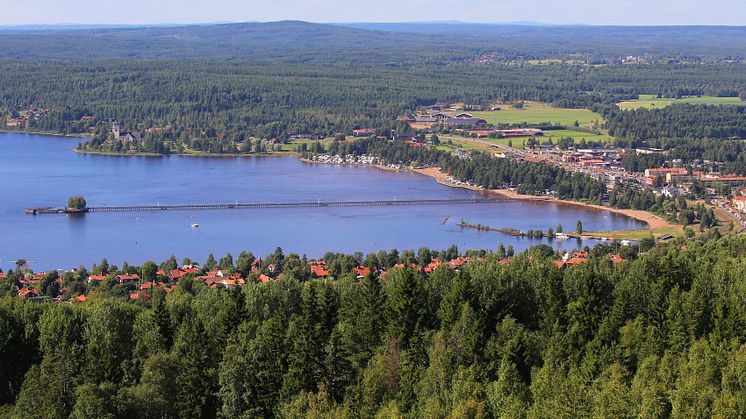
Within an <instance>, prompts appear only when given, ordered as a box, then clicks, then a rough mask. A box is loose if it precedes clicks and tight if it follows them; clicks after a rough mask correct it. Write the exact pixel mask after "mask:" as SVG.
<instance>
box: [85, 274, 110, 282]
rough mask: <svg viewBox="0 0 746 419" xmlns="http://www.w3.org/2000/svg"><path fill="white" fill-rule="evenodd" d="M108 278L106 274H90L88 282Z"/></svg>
mask: <svg viewBox="0 0 746 419" xmlns="http://www.w3.org/2000/svg"><path fill="white" fill-rule="evenodd" d="M106 278H108V276H106V275H89V276H88V282H101V281H103V280H105V279H106Z"/></svg>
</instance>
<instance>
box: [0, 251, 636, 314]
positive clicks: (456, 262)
mask: <svg viewBox="0 0 746 419" xmlns="http://www.w3.org/2000/svg"><path fill="white" fill-rule="evenodd" d="M588 256H589V255H588V252H587V251H577V252H574V253H566V254H564V255H563V256H562V257H561V258H560V259H559V260H557V261H556V262H555V265H556V267H557V268H558V269H566V268H569V267H572V266H576V265H581V264H583V263H586V262H587V261H588ZM608 257H609V260H611V261H612V262H614V263H622V262H624V261H625V259H623V258H622V257H621V256H620V255H618V254H610V255H609V256H608ZM512 259H513V258H512V257H510V258H503V259H500V260H499V262H498V263H499V264H500V265H503V266H507V265H510V263H511V261H512ZM472 261H478V262H484V261H486V259H485V258H481V257H480V258H470V257H457V258H455V259H451V260H447V261H445V260H441V259H439V258H432V260H431V261H430V263H428V264H427V265H426V266H418V265H416V264H414V263H412V264H410V265H409V266H410V267H411V268H412V269H415V270H417V271H419V272H421V273H422V274H424V275H430V274H431V273H433V272H434V271H435V270H436V269H438V268H439V267H441V266H446V267H447V268H448V269H451V270H453V271H458V270H460V269H462V268H463V267H464V266H465V265H466V264H468V263H469V262H472ZM308 267H309V270H310V274H311V277H312V278H320V279H325V278H330V277H331V276H332V272H331V270H330V269H329V267H328V266H327V264H326V263H325V262H324V261H323V260H318V261H312V262H309V264H308ZM404 267H405V265H404V264H403V263H399V264H396V265H395V266H394V267H393V269H402V268H404ZM264 268H266V270H264V269H263V262H262V260H261V259H258V260H256V261H254V262H253V263H252V265H251V273H252V274H255V275H253V276H252V278H254V279H255V282H257V283H267V282H271V281H275V280H280V279H283V277H284V274H282V273H279V274H277V275H273V274H275V273H277V271H278V267H277V266H274V265H272V264H270V265H268V266H266V267H264ZM264 272H267V273H268V274H269V275H267V274H265V273H264ZM388 272H390V270H386V269H371V268H370V267H366V266H357V267H355V268H353V269H352V273H353V274H354V275H355V277H356V278H357V279H363V278H365V277H366V276H367V275H369V274H370V273H374V274H377V275H379V277H380V278H381V280H383V281H385V280H386V274H387V273H388ZM47 275H48V273H45V272H41V273H35V274H33V275H32V276H30V277H28V278H24V279H22V280H21V281H20V282H21V286H20V287H19V288H18V289H17V293H18V297H19V298H24V299H29V300H34V299H36V298H37V297H40V291H39V287H38V284H39V281H41V280H42V279H43V278H44V277H45V276H47ZM156 277H157V279H156V280H154V281H144V280H143V279H142V278H141V276H140V275H139V274H136V273H123V274H116V275H115V274H112V275H103V274H91V275H89V276H88V278H87V280H88V283H89V284H91V283H101V282H103V281H106V280H114V281H116V282H117V283H118V284H120V285H133V286H134V289H133V291H132V292H131V293H130V294H129V298H130V299H131V300H148V299H150V291H152V289H154V288H162V289H163V290H164V291H166V292H167V293H170V292H171V291H173V290H174V288H175V286H176V284H178V283H179V282H180V281H181V280H182V279H184V278H186V277H191V278H193V280H194V281H197V282H202V283H204V284H205V285H207V286H209V287H211V288H226V289H231V288H234V287H243V286H244V285H246V283H247V278H244V277H243V276H242V275H241V274H240V273H238V272H231V271H228V270H223V269H213V270H209V271H206V272H205V271H203V270H201V269H200V267H199V266H198V265H185V266H182V267H180V268H176V269H173V270H170V271H168V272H166V271H163V270H158V271H157V273H156ZM5 278H7V275H6V274H4V273H2V272H0V279H5ZM55 281H56V282H57V284H59V286H60V294H59V295H58V296H57V297H56V298H55V299H54V301H56V302H62V301H63V297H62V295H63V294H64V291H65V290H64V288H62V282H63V281H62V276H61V275H58V276H57V278H56V279H55ZM86 299H87V297H86V296H85V295H84V294H80V295H77V296H74V297H72V298H70V299H69V300H67V301H68V302H70V303H73V304H78V303H83V302H85V301H86Z"/></svg>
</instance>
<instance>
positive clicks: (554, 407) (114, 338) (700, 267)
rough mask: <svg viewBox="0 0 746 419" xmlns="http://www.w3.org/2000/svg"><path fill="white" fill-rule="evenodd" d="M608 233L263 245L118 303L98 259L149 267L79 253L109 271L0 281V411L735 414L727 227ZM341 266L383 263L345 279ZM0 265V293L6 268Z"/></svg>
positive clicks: (744, 350)
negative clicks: (465, 252)
mask: <svg viewBox="0 0 746 419" xmlns="http://www.w3.org/2000/svg"><path fill="white" fill-rule="evenodd" d="M627 249H628V250H633V251H632V252H626V253H625V254H626V255H627V256H626V258H628V260H627V261H623V262H621V263H613V262H612V261H610V259H609V257H607V256H608V254H610V253H612V252H616V251H620V250H621V249H620V248H619V245H618V244H616V245H612V244H604V245H599V246H597V247H595V248H593V249H590V255H589V261H588V262H587V263H585V264H582V265H578V266H573V267H569V268H565V269H558V268H557V267H556V266H555V263H554V262H555V259H556V257H557V256H556V255H555V254H554V252H553V250H552V249H551V248H549V247H548V246H538V247H536V248H532V249H530V250H527V251H526V252H524V253H521V254H517V255H515V256H512V257H510V256H508V255H507V254H506V253H505V252H504V249H500V250H501V251H502V255H498V253H494V252H487V253H485V252H481V253H478V254H472V256H479V255H481V257H479V258H473V259H472V261H471V262H468V263H467V264H465V265H461V267H460V268H458V269H455V270H454V269H451V268H449V267H448V266H446V265H441V266H439V267H438V268H436V269H435V270H433V271H432V272H431V273H429V274H425V273H423V271H422V270H421V269H420V268H421V267H422V266H425V265H426V264H427V263H429V262H430V261H432V260H434V259H433V258H434V257H442V258H448V257H455V256H458V255H459V252H458V250H457V249H455V248H452V249H449V250H448V251H443V252H432V251H429V250H428V249H421V250H420V251H419V252H418V253H417V254H415V253H414V252H412V251H405V252H402V253H401V254H399V253H398V252H395V251H392V252H381V253H379V254H378V255H376V254H370V255H368V256H366V257H365V258H363V257H362V255H360V254H357V255H343V254H332V253H330V254H327V255H326V256H325V260H326V261H327V264H328V265H329V266H332V265H333V266H335V268H334V271H335V272H334V273H333V278H332V277H330V278H328V279H323V280H322V279H309V276H308V265H307V264H306V261H305V258H301V257H299V256H298V255H283V254H282V251H281V250H280V249H278V251H276V252H275V253H274V254H272V255H269V257H268V260H269V259H272V261H273V263H274V264H276V266H278V267H279V268H276V270H275V273H269V272H268V271H266V270H265V272H267V274H269V275H272V276H273V277H274V278H275V279H273V280H270V281H268V282H266V283H253V282H252V281H248V282H247V284H246V285H245V286H244V287H242V288H239V287H235V288H233V289H230V290H227V289H223V288H210V287H207V286H205V285H204V284H203V283H200V282H199V281H196V280H192V279H190V277H185V278H182V279H181V281H180V282H179V283H178V284H173V285H174V288H173V290H172V291H170V292H168V293H166V292H163V289H161V288H157V287H153V288H151V289H150V290H149V291H148V298H144V299H138V300H136V301H134V300H129V299H127V298H126V295H127V292H128V291H127V290H126V289H124V290H122V289H121V288H122V285H119V284H118V282H117V281H114V280H112V278H113V275H115V274H118V273H121V272H128V273H132V272H141V273H142V275H143V276H142V277H143V278H144V279H148V278H153V275H154V272H155V270H156V269H158V266H157V265H155V264H154V263H153V262H148V263H146V264H145V265H143V266H142V268H140V267H135V266H122V268H121V269H120V268H117V267H115V266H110V265H109V264H108V263H106V262H105V261H104V262H103V263H101V264H100V265H97V266H94V267H92V268H91V272H93V273H98V274H103V275H105V276H109V279H107V280H105V281H103V282H101V283H100V284H93V285H96V286H93V285H90V286H89V285H85V282H86V281H85V276H86V275H88V272H87V271H86V270H85V268H81V269H80V270H79V271H78V272H75V273H72V272H68V273H66V274H65V276H64V279H63V285H64V286H65V287H66V288H73V287H79V289H83V290H85V287H86V286H88V287H89V288H88V289H87V290H86V292H87V295H88V299H87V301H85V302H83V303H80V304H68V303H57V304H38V303H31V302H28V301H25V300H23V299H20V298H17V297H12V296H10V295H5V296H3V297H0V327H1V328H2V330H3V334H2V336H3V339H2V340H0V359H2V360H3V362H2V363H0V376H2V377H3V380H2V382H1V384H2V385H0V405H2V407H0V414H1V415H2V416H3V417H11V418H35V417H43V418H50V417H60V418H62V417H73V418H91V417H96V418H126V417H145V418H150V417H152V418H177V417H181V418H192V417H193V418H198V417H230V418H234V417H283V418H299V417H337V418H343V417H444V418H445V417H452V418H461V417H473V418H487V417H504V418H520V417H561V418H576V417H636V416H643V417H661V418H662V417H672V418H706V417H723V418H737V417H740V416H741V415H742V414H743V412H744V411H746V345H745V343H746V309H745V307H746V305H745V304H744V299H746V282H744V281H745V279H746V262H745V261H746V257H745V256H746V237H744V236H727V237H720V235H719V234H718V233H717V231H713V232H712V233H708V234H704V235H701V236H699V237H698V238H696V239H692V240H689V241H687V242H681V241H678V242H671V243H662V244H658V245H657V246H654V247H650V246H646V247H644V248H643V247H641V248H640V253H639V254H638V253H637V251H634V248H633V249H629V248H627ZM501 258H502V259H501ZM444 260H445V259H444ZM249 261H250V256H248V254H242V255H241V256H240V257H239V258H238V260H236V261H235V262H234V261H233V259H232V258H230V257H229V255H227V256H226V257H225V258H221V260H220V261H215V259H214V258H212V259H211V261H208V262H207V263H206V264H205V266H206V268H204V269H207V268H209V267H215V266H220V267H221V268H223V269H226V270H228V271H230V272H232V271H241V270H245V269H247V267H248V266H249V264H250V263H249ZM505 261H507V262H506V263H504V262H505ZM185 262H188V263H191V261H185ZM396 263H401V264H402V265H399V266H400V267H393V266H394V264H396ZM211 264H212V265H211ZM357 264H365V265H366V266H370V267H373V268H387V269H386V273H385V275H377V274H375V269H374V270H372V272H374V273H371V274H368V275H367V276H365V277H364V278H360V279H358V278H357V277H356V274H353V273H350V269H351V267H352V266H356V265H357ZM409 264H411V267H410V265H409ZM175 265H176V262H175V260H173V258H172V259H171V260H169V261H166V262H164V264H162V265H161V266H160V267H161V268H164V269H168V268H169V267H172V266H175ZM210 265H211V266H210ZM265 266H266V265H265ZM278 272H280V273H281V276H280V275H279V274H278ZM252 275H253V276H249V278H256V275H257V274H252ZM7 276H8V279H4V280H0V290H1V291H2V293H3V294H7V293H8V290H9V287H8V281H17V280H18V279H19V276H18V273H16V272H10V273H9V275H7ZM279 278H281V279H279ZM157 280H158V281H167V279H166V278H161V277H159V278H157ZM81 287H82V288H81Z"/></svg>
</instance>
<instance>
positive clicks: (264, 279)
mask: <svg viewBox="0 0 746 419" xmlns="http://www.w3.org/2000/svg"><path fill="white" fill-rule="evenodd" d="M258 281H259V282H260V283H262V284H266V283H267V282H270V281H272V278H270V277H268V276H267V275H264V274H261V275H259V279H258Z"/></svg>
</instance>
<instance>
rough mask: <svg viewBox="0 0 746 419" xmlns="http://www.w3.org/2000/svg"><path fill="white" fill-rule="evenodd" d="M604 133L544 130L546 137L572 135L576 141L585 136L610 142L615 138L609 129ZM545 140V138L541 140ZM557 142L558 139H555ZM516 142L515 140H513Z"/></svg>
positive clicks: (557, 137) (590, 139) (587, 138)
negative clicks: (609, 132) (608, 131)
mask: <svg viewBox="0 0 746 419" xmlns="http://www.w3.org/2000/svg"><path fill="white" fill-rule="evenodd" d="M601 132H603V133H604V134H600V135H599V134H590V133H587V132H579V131H572V130H565V129H561V130H552V131H544V138H547V137H550V138H553V139H559V138H566V137H571V138H574V139H575V142H577V141H579V140H580V139H581V138H585V140H586V141H598V142H602V143H606V142H609V141H611V140H613V139H614V138H613V137H612V136H610V135H609V134H608V133H607V131H605V130H601ZM539 141H543V140H541V139H540V140H539ZM555 142H556V141H555ZM513 143H515V141H513Z"/></svg>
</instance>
